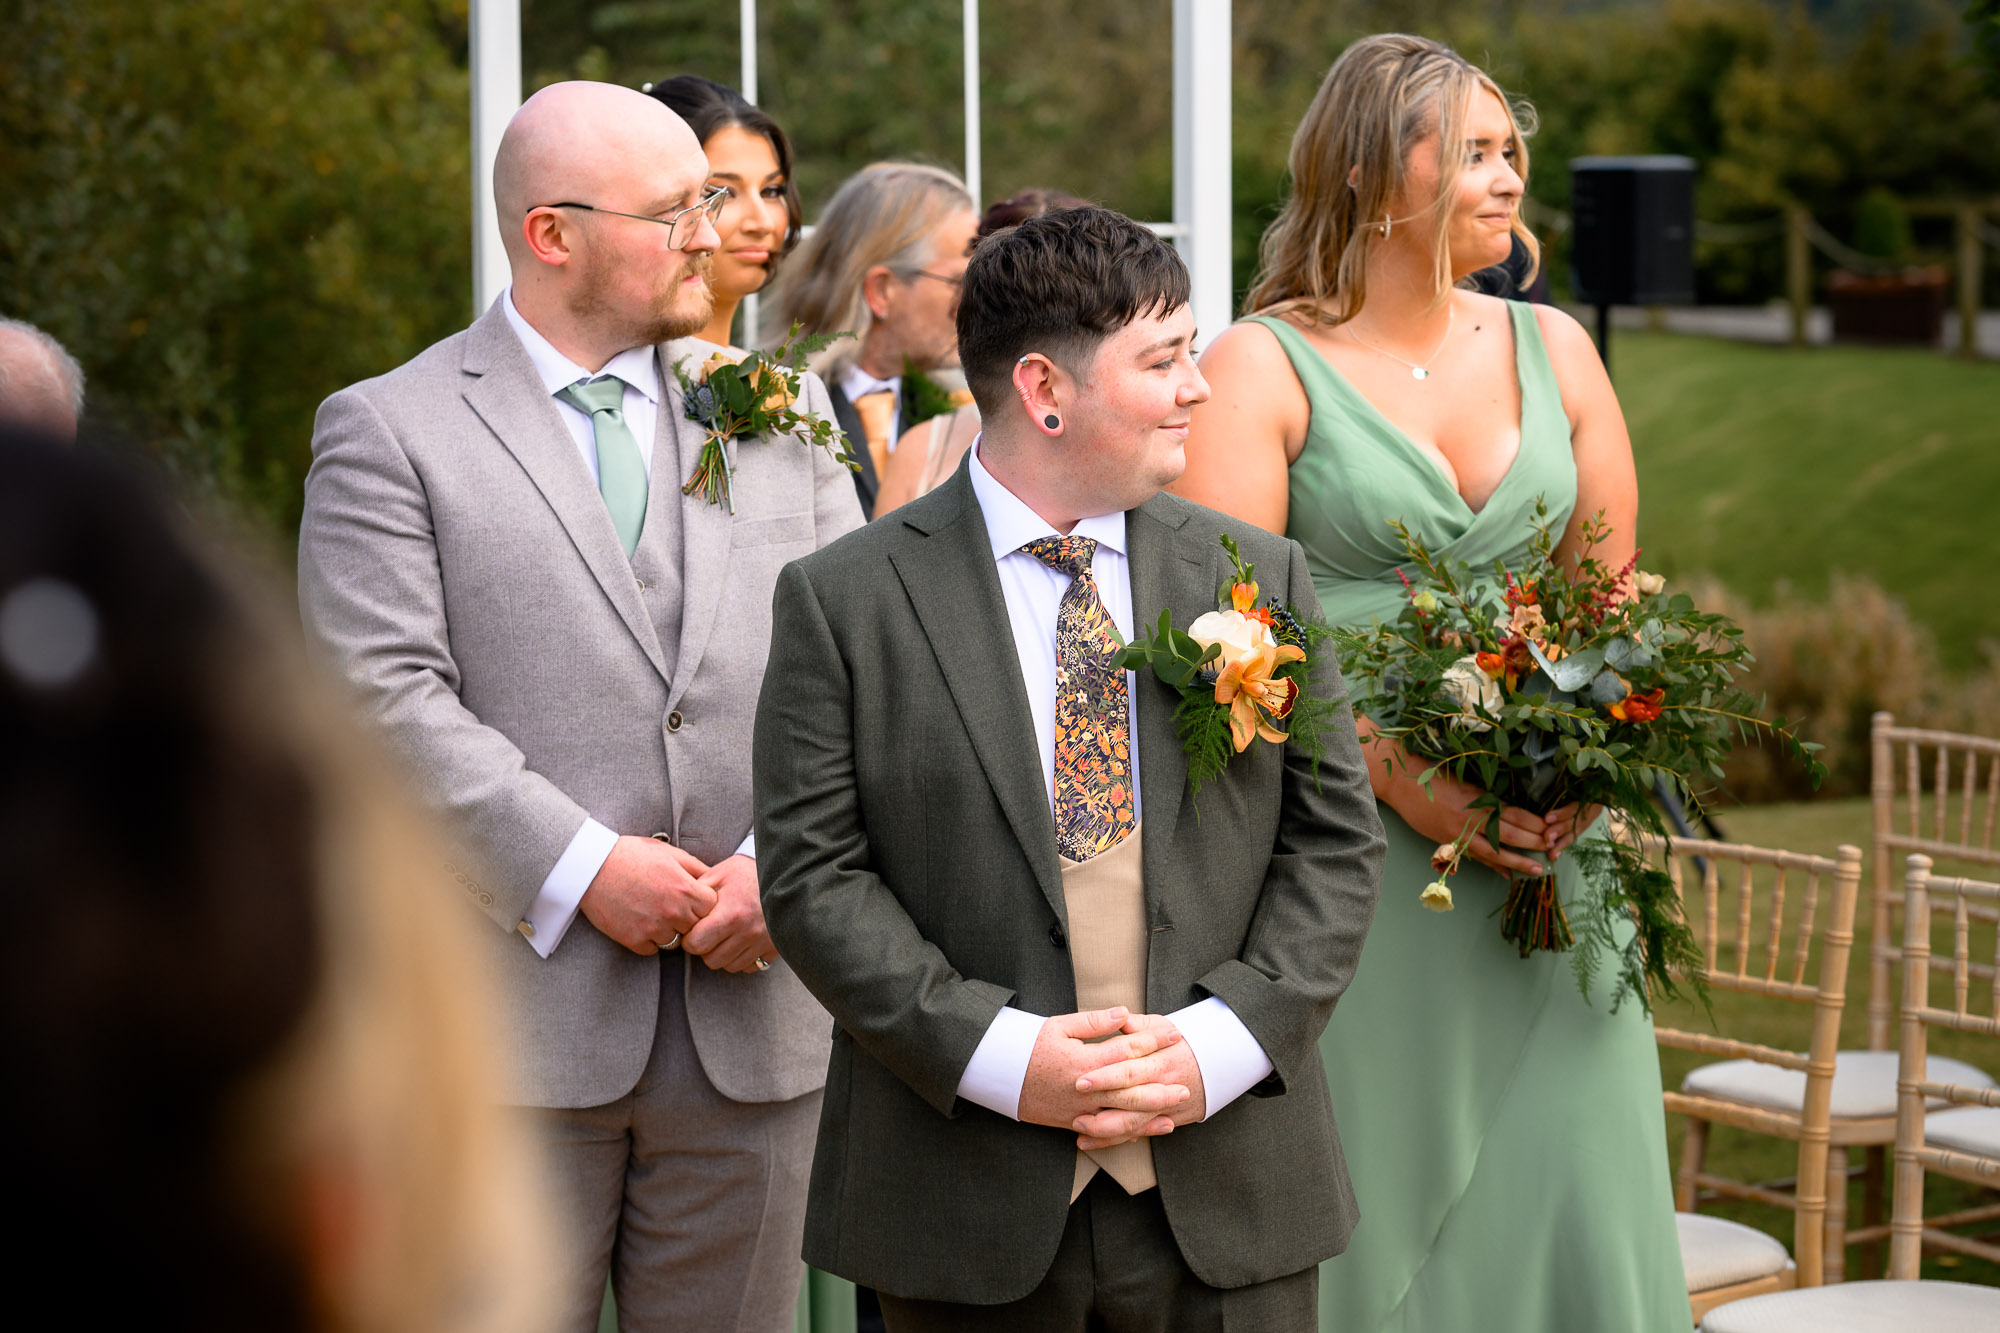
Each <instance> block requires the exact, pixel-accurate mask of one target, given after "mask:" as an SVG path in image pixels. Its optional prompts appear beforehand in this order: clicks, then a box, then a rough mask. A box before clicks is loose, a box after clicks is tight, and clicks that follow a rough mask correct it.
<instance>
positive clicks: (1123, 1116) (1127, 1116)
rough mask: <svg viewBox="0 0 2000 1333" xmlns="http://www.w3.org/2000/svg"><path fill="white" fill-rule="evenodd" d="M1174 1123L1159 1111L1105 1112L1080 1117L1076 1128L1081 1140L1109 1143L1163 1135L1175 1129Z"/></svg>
mask: <svg viewBox="0 0 2000 1333" xmlns="http://www.w3.org/2000/svg"><path fill="white" fill-rule="evenodd" d="M1173 1123H1174V1122H1173V1121H1172V1119H1170V1118H1169V1117H1167V1116H1164V1115H1161V1114H1160V1113H1159V1112H1157V1111H1116V1110H1104V1111H1092V1112H1091V1113H1090V1114H1089V1115H1083V1116H1078V1117H1077V1118H1076V1124H1075V1126H1074V1128H1075V1130H1076V1132H1077V1136H1078V1137H1079V1138H1084V1139H1091V1140H1097V1141H1102V1142H1107V1143H1108V1142H1118V1141H1120V1140H1124V1139H1132V1138H1140V1137H1143V1136H1145V1135H1148V1134H1163V1133H1165V1132H1166V1131H1167V1130H1168V1129H1171V1128H1172V1127H1173ZM1093 1146H1094V1145H1093Z"/></svg>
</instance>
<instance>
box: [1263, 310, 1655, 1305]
mask: <svg viewBox="0 0 2000 1333" xmlns="http://www.w3.org/2000/svg"><path fill="white" fill-rule="evenodd" d="M1508 313H1509V323H1510V325H1511V328H1512V332H1513V338H1514V348H1515V356H1514V362H1515V373H1516V375H1517V376H1518V378H1519V382H1520V388H1521V442H1520V451H1519V453H1518V454H1517V455H1516V456H1515V458H1514V461H1513V463H1512V465H1511V466H1510V468H1509V469H1508V471H1507V473H1506V475H1505V476H1504V478H1503V479H1502V480H1501V482H1500V484H1499V486H1498V488H1497V489H1495V491H1494V492H1493V495H1492V497H1491V498H1490V499H1489V500H1488V501H1487V502H1486V504H1485V506H1484V507H1483V508H1481V509H1479V510H1477V511H1475V510H1473V509H1472V508H1471V507H1470V506H1468V505H1467V504H1466V503H1465V500H1464V498H1463V497H1462V496H1460V494H1459V493H1458V491H1457V489H1456V488H1455V487H1454V486H1453V484H1452V482H1451V480H1450V479H1449V478H1448V477H1447V476H1446V475H1445V472H1444V470H1443V469H1442V468H1441V467H1440V466H1439V465H1438V463H1437V461H1436V460H1435V459H1434V458H1433V457H1432V456H1430V455H1429V454H1427V453H1425V452H1423V451H1422V450H1420V449H1419V448H1418V447H1417V446H1416V445H1415V444H1414V443H1412V442H1411V440H1410V439H1409V437H1408V436H1407V435H1405V434H1404V433H1403V432H1402V431H1400V430H1398V429H1397V428H1396V427H1395V426H1394V425H1392V424H1391V423H1390V422H1389V421H1388V420H1387V419H1386V418H1385V417H1383V415H1382V414H1381V413H1380V412H1379V411H1377V410H1376V409H1375V408H1374V406H1373V405H1371V404H1370V403H1369V402H1368V400H1367V399H1365V398H1364V397H1362V396H1361V394H1360V393H1359V392H1358V391H1356V390H1355V388H1354V387H1353V386H1352V385H1351V384H1349V383H1348V382H1347V381H1346V380H1345V379H1343V378H1342V377H1341V376H1340V374H1339V373H1338V372H1336V371H1335V370H1334V369H1333V367H1332V366H1331V365H1329V364H1328V363H1327V361H1326V359H1325V358H1324V357H1323V356H1321V355H1320V354H1319V352H1318V351H1316V350H1315V349H1314V348H1313V346H1312V344H1311V343H1309V342H1307V341H1306V339H1305V338H1304V337H1303V336H1302V335H1301V334H1300V333H1299V332H1298V330H1297V329H1295V328H1293V327H1292V326H1291V325H1289V324H1287V323H1285V322H1284V321H1282V320H1276V319H1269V318H1260V319H1258V320H1257V321H1256V322H1257V323H1260V324H1263V325H1264V326H1265V327H1266V328H1269V329H1270V330H1271V331H1272V333H1273V334H1275V335H1276V337H1277V339H1278V341H1279V343H1280V344H1281V345H1282V346H1283V347H1284V350H1285V354H1286V356H1287V357H1288V358H1289V359H1290V361H1291V363H1292V368H1293V370H1294V371H1296V372H1297V374H1298V377H1299V382H1300V383H1301V384H1302V385H1303V386H1304V388H1305V391H1306V397H1307V399H1308V400H1309V402H1310V403H1311V407H1312V415H1311V421H1310V424H1309V426H1308V428H1307V436H1306V444H1305V448H1304V450H1303V452H1302V453H1301V454H1300V455H1299V458H1298V461H1297V462H1295V463H1294V464H1293V465H1292V468H1291V519H1290V527H1289V530H1288V534H1287V535H1289V536H1291V537H1293V538H1296V539H1297V540H1298V542H1299V543H1300V545H1301V546H1303V547H1304V548H1305V552H1306V557H1307V559H1308V561H1309V562H1310V563H1311V566H1312V571H1313V580H1314V583H1315V585H1316V587H1317V588H1318V591H1319V597H1320V602H1321V604H1322V606H1323V607H1324V608H1325V610H1326V614H1327V617H1328V619H1329V620H1331V621H1333V622H1335V623H1337V624H1348V625H1360V624H1366V623H1368V622H1369V621H1371V620H1376V619H1389V618H1392V617H1394V616H1395V615H1396V614H1398V612H1399V611H1400V609H1401V607H1402V604H1403V598H1404V596H1405V595H1406V594H1405V592H1404V589H1403V585H1402V581H1401V580H1400V579H1399V578H1398V577H1397V568H1398V562H1399V560H1400V559H1401V557H1402V549H1401V546H1400V544H1399V543H1398V541H1397V539H1396V536H1395V534H1394V533H1393V532H1392V531H1391V530H1390V527H1389V524H1390V522H1391V520H1394V519H1400V520H1402V521H1403V522H1404V523H1406V524H1407V525H1408V526H1409V528H1410V530H1411V531H1412V532H1413V533H1415V534H1417V535H1418V536H1419V537H1421V538H1422V539H1423V540H1424V542H1425V544H1426V545H1427V546H1428V547H1429V548H1430V549H1431V550H1432V551H1434V552H1439V553H1442V554H1447V555H1451V556H1454V557H1456V558H1458V559H1460V560H1464V561H1467V562H1468V563H1471V564H1473V565H1475V566H1478V565H1490V563H1491V562H1492V561H1493V560H1495V559H1501V560H1507V561H1510V562H1511V561H1513V560H1515V559H1517V558H1519V557H1521V556H1522V555H1524V554H1525V553H1526V551H1527V547H1528V542H1529V539H1530V537H1531V536H1532V532H1533V529H1532V527H1531V524H1532V522H1533V519H1534V515H1535V507H1536V504H1537V502H1538V501H1539V502H1542V503H1544V504H1545V505H1546V506H1547V512H1548V521H1549V522H1550V523H1551V524H1552V525H1554V526H1555V527H1556V528H1557V530H1558V531H1560V529H1561V528H1562V526H1563V525H1565V524H1567V522H1568V520H1569V517H1570V513H1571V511H1572V510H1573V509H1574V508H1575V505H1576V463H1575V458H1574V456H1573V454H1572V452H1571V448H1570V438H1569V421H1568V418H1567V416H1566V415H1565V414H1564V412H1563V405H1562V395H1561V393H1560V391H1559V390H1558V388H1557V386H1556V379H1555V371H1554V369H1553V367H1552V366H1551V365H1550V364H1549V358H1548V353H1547V350H1546V349H1545V348H1544V346H1543V344H1542V338H1541V329H1540V326H1539V324H1538V323H1537V320H1536V317H1535V312H1534V309H1533V308H1532V307H1530V306H1527V305H1523V304H1519V303H1515V302H1509V303H1508ZM1432 387H1433V388H1434V389H1435V390H1436V391H1438V392H1440V393H1450V392H1453V385H1452V383H1451V381H1450V380H1449V379H1448V378H1447V377H1445V376H1439V377H1438V378H1437V379H1436V380H1435V381H1433V386H1432ZM1381 814H1382V822H1383V825H1384V828H1385V829H1386V831H1387V833H1388V837H1389V855H1388V860H1387V863H1386V865H1385V867H1384V872H1383V882H1382V898H1381V903H1380V906H1379V907H1378V908H1377V910H1376V913H1375V922H1374V925H1373V926H1372V927H1371V929H1370V930H1369V934H1368V942H1367V944H1366V946H1365V947H1364V948H1363V950H1362V954H1361V964H1360V967H1359V969H1358V970H1357V972H1356V974H1355V978H1354V982H1353V984H1352V985H1351V986H1349V987H1348V990H1347V993H1346V995H1345V996H1343V997H1342V999H1341V1001H1340V1005H1339V1007H1338V1008H1337V1009H1336V1010H1335V1011H1334V1015H1333V1021H1332V1022H1331V1023H1330V1024H1329V1025H1328V1027H1327V1030H1326V1034H1325V1036H1324V1037H1323V1038H1322V1039H1321V1041H1320V1052H1321V1055H1322V1056H1323V1058H1324V1060H1325V1062H1326V1070H1327V1082H1328V1086H1329V1088H1330V1090H1331V1093H1332V1099H1333V1106H1334V1115H1335V1118H1336V1120H1337V1121H1338V1123H1339V1126H1340V1137H1341V1142H1342V1144H1343V1146H1344V1148H1345V1151H1346V1156H1347V1164H1348V1169H1349V1171H1350V1173H1351V1175H1352V1177H1353V1181H1354V1192H1355V1196H1356V1198H1357V1199H1358V1201H1359V1203H1360V1206H1361V1222H1360V1225H1359V1227H1357V1228H1356V1230H1355V1233H1354V1238H1353V1240H1352V1241H1351V1242H1350V1244H1349V1245H1348V1248H1347V1252H1346V1253H1345V1254H1343V1255H1341V1256H1340V1257H1339V1258H1336V1259H1332V1260H1329V1261H1328V1262H1326V1263H1325V1264H1323V1265H1321V1268H1320V1327H1321V1328H1322V1329H1324V1330H1330V1331H1337V1333H1378V1331H1386V1330H1395V1331H1396V1333H1461V1331H1463V1333H1565V1331H1567V1330H1574V1331H1575V1333H1604V1331H1608V1330H1613V1329H1616V1330H1621V1331H1622V1330H1632V1331H1633V1333H1652V1330H1665V1329H1682V1330H1685V1329H1686V1328H1687V1326H1688V1324H1689V1315H1688V1304H1687V1292H1686V1284H1685V1281H1684V1279H1683V1276H1682V1271H1681V1259H1680V1247H1679V1242H1678V1239H1677V1238H1676V1235H1675V1228H1674V1220H1673V1195H1672V1188H1671V1181H1670V1179H1669V1177H1668V1172H1667V1156H1666V1122H1665V1116H1664V1113H1663V1111H1662V1108H1661V1101H1660V1073H1659V1060H1658V1054H1657V1051H1656V1049H1655V1047H1654V1043H1653V1030H1652V1025H1651V1023H1650V1022H1649V1021H1647V1019H1646V1017H1645V1015H1644V1014H1643V1013H1642V1012H1641V1011H1640V1010H1639V1009H1638V1008H1637V1007H1636V1006H1631V1005H1628V1006H1627V1007H1626V1008H1625V1009H1624V1010H1623V1011H1622V1012H1620V1013H1618V1014H1616V1015H1613V1014H1612V1013H1611V1011H1610V1006H1609V1002H1608V987H1606V988H1603V989H1601V990H1600V991H1599V993H1597V994H1595V995H1594V996H1593V1003H1591V1004H1586V1003H1585V1002H1584V1000H1583V997H1582V996H1581V995H1579V994H1578V993H1577V989H1576V985H1575V982H1574V981H1573V980H1572V979H1571V976H1570V969H1569V960H1568V958H1566V957H1561V956H1552V955H1549V954H1537V955H1536V956H1535V957H1533V958H1531V959H1528V960H1525V961H1524V960H1523V959H1521V958H1520V957H1519V956H1518V955H1517V953H1516V951H1515V950H1514V948H1513V947H1512V946H1511V945H1508V944H1507V943H1505V942H1504V941H1502V940H1501V938H1500V932H1499V927H1498V926H1497V924H1496V923H1495V922H1494V920H1493V919H1492V916H1491V913H1492V912H1493V910H1494V909H1495V908H1496V907H1497V906H1498V905H1499V903H1500V900H1501V897H1502V896H1503V894H1504V893H1505V886H1504V884H1503V882H1502V881H1501V879H1500V878H1499V876H1497V875H1494V874H1492V873H1491V872H1489V871H1486V870H1483V869H1481V868H1478V867H1475V866H1471V865H1470V864H1469V863H1468V866H1467V867H1466V868H1465V869H1463V870H1461V871H1460V873H1459V874H1458V875H1457V876H1455V877H1454V883H1453V892H1454V894H1455V896H1456V898H1457V902H1458V906H1457V909H1456V910H1455V911H1452V912H1448V913H1443V914H1438V913H1433V912H1430V911H1426V910H1424V909H1423V908H1421V907H1420V906H1419V905H1418V903H1417V895H1418V893H1419V892H1420V891H1421V890H1422V888H1423V886H1424V884H1425V883H1426V882H1427V881H1428V880H1430V879H1431V878H1432V875H1431V871H1430V852H1431V844H1430V843H1428V842H1427V841H1425V840H1424V839H1423V838H1422V837H1421V836H1420V835H1418V834H1417V833H1416V832H1415V831H1414V830H1413V829H1411V828H1410V826H1409V825H1408V824H1405V823H1404V822H1403V821H1402V819H1401V817H1399V816H1398V815H1397V814H1396V813H1395V812H1394V811H1392V810H1390V809H1389V808H1388V807H1387V806H1383V807H1381ZM1557 873H1558V883H1559V884H1560V885H1561V888H1562V892H1563V895H1564V896H1565V897H1566V898H1574V896H1575V895H1576V893H1577V892H1578V890H1579V888H1580V880H1579V875H1578V872H1577V868H1576V866H1575V865H1574V864H1573V862H1572V861H1571V860H1570V859H1569V858H1564V859H1563V860H1562V861H1561V862H1559V863H1558V866H1557Z"/></svg>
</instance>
